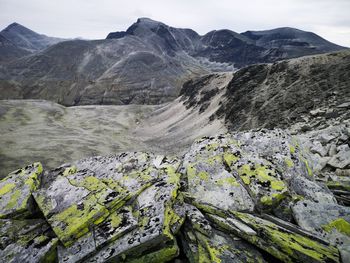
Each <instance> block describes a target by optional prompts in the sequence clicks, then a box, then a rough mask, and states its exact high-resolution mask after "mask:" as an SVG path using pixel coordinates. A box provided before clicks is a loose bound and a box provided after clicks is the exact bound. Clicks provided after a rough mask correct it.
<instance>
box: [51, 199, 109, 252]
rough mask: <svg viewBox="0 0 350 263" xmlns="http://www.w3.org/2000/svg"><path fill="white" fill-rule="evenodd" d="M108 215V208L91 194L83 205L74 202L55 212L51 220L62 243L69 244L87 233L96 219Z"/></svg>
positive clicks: (98, 219)
mask: <svg viewBox="0 0 350 263" xmlns="http://www.w3.org/2000/svg"><path fill="white" fill-rule="evenodd" d="M108 215H109V212H108V210H107V209H106V208H105V207H104V206H102V205H100V204H99V203H98V202H97V199H96V197H95V196H92V195H90V196H89V197H88V198H87V199H86V200H84V202H83V203H82V204H81V205H79V206H78V205H76V204H74V205H72V206H70V207H68V208H67V209H65V210H64V211H62V212H60V213H57V214H54V215H53V216H52V217H51V218H50V219H49V222H50V223H51V225H53V230H54V231H55V233H56V235H57V236H58V238H59V239H60V240H61V241H62V243H63V244H64V245H65V246H69V245H70V244H72V243H73V242H74V240H75V239H77V238H79V237H81V236H83V235H84V234H86V233H87V232H88V231H89V227H90V225H92V224H94V222H95V221H101V217H103V218H106V217H107V216H108Z"/></svg>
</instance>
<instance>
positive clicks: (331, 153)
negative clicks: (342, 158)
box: [328, 143, 337, 157]
mask: <svg viewBox="0 0 350 263" xmlns="http://www.w3.org/2000/svg"><path fill="white" fill-rule="evenodd" d="M336 154H337V146H336V145H335V144H334V143H332V144H331V146H330V147H329V151H328V155H329V156H330V157H333V156H334V155H336Z"/></svg>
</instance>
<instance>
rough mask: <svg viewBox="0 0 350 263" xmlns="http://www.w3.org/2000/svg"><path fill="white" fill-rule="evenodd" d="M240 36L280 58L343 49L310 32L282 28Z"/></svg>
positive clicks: (248, 32)
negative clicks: (275, 52) (272, 51)
mask: <svg viewBox="0 0 350 263" xmlns="http://www.w3.org/2000/svg"><path fill="white" fill-rule="evenodd" d="M242 35H244V36H246V37H248V38H250V39H252V40H254V41H255V44H256V45H257V46H260V47H263V48H266V49H275V50H276V51H278V53H279V56H280V57H282V58H292V57H300V56H304V55H306V54H309V55H311V54H320V53H326V52H331V51H338V50H342V49H344V47H341V46H339V45H336V44H333V43H331V42H329V41H327V40H325V39H323V38H322V37H320V36H318V35H316V34H315V33H312V32H306V31H302V30H299V29H295V28H289V27H283V28H276V29H272V30H265V31H247V32H244V33H242Z"/></svg>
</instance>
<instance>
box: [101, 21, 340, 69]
mask: <svg viewBox="0 0 350 263" xmlns="http://www.w3.org/2000/svg"><path fill="white" fill-rule="evenodd" d="M128 35H134V36H138V37H141V38H143V39H144V38H146V39H148V38H150V37H157V38H158V41H160V42H163V45H165V46H167V47H168V48H169V49H170V50H185V51H186V52H187V53H189V54H190V55H191V56H194V57H196V58H206V59H209V60H210V61H215V62H223V63H225V62H226V63H230V64H233V65H234V66H235V67H236V68H241V67H244V66H247V65H250V64H256V63H267V62H274V61H278V60H281V59H286V58H293V57H300V56H305V55H312V54H320V53H327V52H332V51H339V50H342V49H344V47H341V46H339V45H336V44H333V43H331V42H329V41H327V40H325V39H323V38H321V37H320V36H318V35H316V34H314V33H312V32H305V31H302V30H298V29H294V28H277V29H273V30H266V31H247V32H244V33H241V34H239V33H236V32H234V31H231V30H227V29H224V30H214V31H211V32H209V33H207V34H205V35H204V36H200V35H199V34H197V33H196V32H195V31H193V30H191V29H180V28H174V27H170V26H167V25H165V24H164V23H161V22H157V21H154V20H151V19H149V18H140V19H138V20H137V22H136V23H134V24H133V25H132V26H130V27H129V28H128V29H127V30H126V31H122V32H113V33H110V34H108V36H107V39H113V38H123V37H125V36H128Z"/></svg>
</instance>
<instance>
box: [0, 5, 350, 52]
mask: <svg viewBox="0 0 350 263" xmlns="http://www.w3.org/2000/svg"><path fill="white" fill-rule="evenodd" d="M0 10H1V11H0V27H1V29H3V28H5V27H6V26H7V25H8V24H10V23H12V22H18V23H20V24H22V25H24V26H26V27H28V28H30V29H32V30H34V31H36V32H38V33H43V34H46V35H49V36H57V37H67V38H74V37H83V38H87V39H100V38H105V37H106V36H107V34H108V33H109V32H111V31H121V30H126V29H127V27H128V26H130V25H131V24H132V23H133V22H135V21H136V19H137V18H138V17H149V18H152V19H154V20H158V21H162V22H164V23H166V24H168V25H171V26H174V27H187V28H192V29H194V30H195V31H197V32H198V33H200V34H205V33H206V32H208V31H210V30H213V29H223V28H227V29H231V30H233V31H236V32H243V31H246V30H263V29H272V28H276V27H284V26H289V27H295V28H299V29H302V30H307V31H312V32H315V33H316V34H318V35H320V36H322V37H324V38H326V39H328V40H330V41H332V42H335V43H337V44H340V45H344V46H348V47H350V15H349V14H350V0H239V1H236V0H173V1H168V0H128V1H118V0H57V1H53V0H0Z"/></svg>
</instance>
